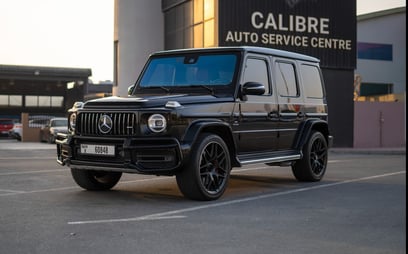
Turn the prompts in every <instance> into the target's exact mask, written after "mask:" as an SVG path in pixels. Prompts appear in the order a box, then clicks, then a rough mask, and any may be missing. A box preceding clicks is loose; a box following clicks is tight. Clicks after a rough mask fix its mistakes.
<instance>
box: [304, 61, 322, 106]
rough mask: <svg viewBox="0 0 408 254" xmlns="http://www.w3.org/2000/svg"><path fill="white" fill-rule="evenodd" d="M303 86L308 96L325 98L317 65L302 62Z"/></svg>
mask: <svg viewBox="0 0 408 254" xmlns="http://www.w3.org/2000/svg"><path fill="white" fill-rule="evenodd" d="M300 72H301V73H302V80H303V87H304V90H305V95H306V97H308V98H319V99H320V98H323V86H322V80H321V77H320V72H319V69H318V68H317V66H313V65H306V64H302V65H301V68H300Z"/></svg>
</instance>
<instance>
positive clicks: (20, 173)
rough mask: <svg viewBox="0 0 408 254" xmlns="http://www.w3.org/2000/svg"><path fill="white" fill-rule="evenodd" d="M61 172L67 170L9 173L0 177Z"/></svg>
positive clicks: (0, 174) (1, 174)
mask: <svg viewBox="0 0 408 254" xmlns="http://www.w3.org/2000/svg"><path fill="white" fill-rule="evenodd" d="M61 171H67V169H50V170H35V171H23V172H9V173H0V176H10V175H24V174H37V173H51V172H61Z"/></svg>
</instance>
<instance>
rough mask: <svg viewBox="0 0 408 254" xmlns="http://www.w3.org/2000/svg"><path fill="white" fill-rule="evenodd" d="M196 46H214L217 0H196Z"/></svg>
mask: <svg viewBox="0 0 408 254" xmlns="http://www.w3.org/2000/svg"><path fill="white" fill-rule="evenodd" d="M193 20H194V24H193V26H194V29H193V31H194V47H195V48H199V47H213V46H215V44H216V40H215V0H194V18H193Z"/></svg>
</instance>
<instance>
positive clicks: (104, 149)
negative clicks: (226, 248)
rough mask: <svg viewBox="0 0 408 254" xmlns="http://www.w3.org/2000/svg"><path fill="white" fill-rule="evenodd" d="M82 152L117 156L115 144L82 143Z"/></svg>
mask: <svg viewBox="0 0 408 254" xmlns="http://www.w3.org/2000/svg"><path fill="white" fill-rule="evenodd" d="M81 154H91V155H103V156H115V146H109V145H91V144H81Z"/></svg>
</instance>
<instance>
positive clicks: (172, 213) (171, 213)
mask: <svg viewBox="0 0 408 254" xmlns="http://www.w3.org/2000/svg"><path fill="white" fill-rule="evenodd" d="M400 174H406V171H398V172H392V173H387V174H381V175H374V176H367V177H362V178H356V179H350V180H344V181H340V182H334V183H327V184H320V185H316V186H311V187H305V188H299V189H293V190H287V191H281V192H276V193H270V194H264V195H259V196H254V197H248V198H240V199H236V200H230V201H224V202H219V203H213V204H208V205H200V206H194V207H190V208H184V209H178V210H172V211H167V212H162V213H154V214H149V215H144V216H139V217H133V218H122V219H105V220H87V221H70V222H67V224H68V225H83V224H101V223H117V222H132V221H145V220H154V219H160V218H163V217H165V218H168V217H169V218H172V216H175V215H177V214H181V213H187V212H193V211H198V210H203V209H210V208H215V207H220V206H227V205H233V204H239V203H243V202H250V201H256V200H260V199H266V198H273V197H278V196H283V195H289V194H293V193H299V192H305V191H310V190H317V189H322V188H328V187H333V186H337V185H343V184H348V183H354V182H362V181H367V180H372V179H377V178H383V177H388V176H394V175H400ZM175 218H179V217H178V216H177V217H175Z"/></svg>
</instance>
